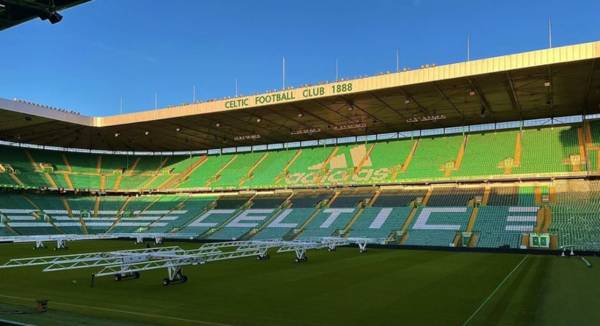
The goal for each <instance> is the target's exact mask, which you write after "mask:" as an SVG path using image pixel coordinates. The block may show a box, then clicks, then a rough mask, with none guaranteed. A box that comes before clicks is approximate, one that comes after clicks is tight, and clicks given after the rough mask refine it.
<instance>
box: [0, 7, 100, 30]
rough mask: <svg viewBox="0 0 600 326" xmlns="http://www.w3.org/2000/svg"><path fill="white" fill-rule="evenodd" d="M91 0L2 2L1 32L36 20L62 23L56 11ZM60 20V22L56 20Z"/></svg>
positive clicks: (0, 15)
mask: <svg viewBox="0 0 600 326" xmlns="http://www.w3.org/2000/svg"><path fill="white" fill-rule="evenodd" d="M88 1H90V0H54V6H52V5H51V3H52V1H48V0H0V31H1V30H3V29H7V28H9V27H12V26H15V25H18V24H21V23H23V22H26V21H28V20H31V19H34V18H41V19H48V20H50V22H52V23H53V24H54V23H57V22H59V21H60V19H61V16H60V14H58V15H57V14H56V11H58V10H62V9H66V8H69V7H73V6H76V5H79V4H82V3H84V2H88ZM56 19H58V20H56Z"/></svg>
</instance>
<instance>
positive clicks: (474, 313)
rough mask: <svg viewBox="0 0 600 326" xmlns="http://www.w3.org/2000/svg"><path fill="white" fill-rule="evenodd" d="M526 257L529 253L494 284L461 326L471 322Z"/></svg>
mask: <svg viewBox="0 0 600 326" xmlns="http://www.w3.org/2000/svg"><path fill="white" fill-rule="evenodd" d="M528 257H529V255H525V257H523V259H521V261H520V262H519V263H518V264H517V266H515V268H513V270H512V271H510V273H508V274H507V275H506V277H504V279H503V280H502V281H501V282H500V283H499V284H498V286H496V288H495V289H494V291H492V293H490V295H488V296H487V298H485V300H483V302H482V303H481V304H480V305H479V307H478V308H477V310H475V312H473V314H472V315H471V316H470V317H469V318H467V320H466V321H465V322H464V323H463V326H465V325H467V324H468V323H469V322H471V320H472V319H473V318H474V317H475V315H477V313H479V311H480V310H481V309H482V308H483V306H485V305H486V304H487V303H488V301H490V299H491V298H492V297H493V296H494V294H496V292H497V291H498V290H499V289H500V288H501V287H502V285H504V283H505V282H506V281H507V280H508V279H509V278H510V276H511V275H512V274H513V273H514V272H515V271H516V270H517V269H519V267H521V265H522V264H523V263H524V262H525V260H527V258H528Z"/></svg>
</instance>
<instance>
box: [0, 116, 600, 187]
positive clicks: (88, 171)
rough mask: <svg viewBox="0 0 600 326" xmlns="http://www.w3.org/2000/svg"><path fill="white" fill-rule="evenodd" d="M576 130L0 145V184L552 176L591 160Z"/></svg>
mask: <svg viewBox="0 0 600 326" xmlns="http://www.w3.org/2000/svg"><path fill="white" fill-rule="evenodd" d="M590 125H591V126H592V127H591V131H590V134H591V136H589V137H590V138H593V139H595V138H598V136H597V134H598V131H597V130H596V129H598V128H600V126H598V124H597V123H592V124H590ZM580 130H581V128H579V127H577V126H569V125H566V126H552V127H538V128H529V129H524V130H523V131H522V132H520V131H518V130H498V131H486V132H479V133H471V134H465V135H440V136H430V137H423V138H415V139H398V140H387V141H380V142H373V143H366V144H346V145H337V146H319V147H305V148H301V149H294V150H277V151H261V152H248V153H236V154H222V155H209V156H188V157H186V156H125V155H109V154H90V153H87V154H86V153H75V152H67V153H63V152H57V151H51V150H41V149H29V148H19V147H10V146H0V184H2V185H5V186H11V187H21V188H62V189H69V190H74V189H89V190H105V191H122V192H136V191H139V190H142V189H159V188H160V189H185V190H192V189H198V190H202V189H213V190H223V189H226V190H235V189H244V188H246V189H266V188H285V187H290V186H292V187H294V186H296V187H297V186H340V185H372V184H386V183H397V182H428V181H440V180H463V179H501V178H514V177H527V176H543V175H546V176H556V175H566V174H569V173H580V172H585V171H587V170H588V169H590V168H591V169H592V170H594V169H596V170H597V168H596V165H597V163H596V159H597V155H595V154H593V153H597V147H595V146H596V145H593V144H594V143H593V141H595V140H590V142H591V143H590V144H589V147H590V149H589V151H590V152H591V153H592V155H588V156H589V160H588V159H587V158H586V155H584V154H582V150H581V148H580V144H579V138H578V134H579V131H580ZM490 143H493V144H496V146H489V145H488V144H490ZM588 161H589V163H588Z"/></svg>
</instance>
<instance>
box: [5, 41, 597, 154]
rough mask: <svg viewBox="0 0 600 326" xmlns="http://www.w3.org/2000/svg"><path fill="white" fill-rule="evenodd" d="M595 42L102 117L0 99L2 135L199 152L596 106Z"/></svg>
mask: <svg viewBox="0 0 600 326" xmlns="http://www.w3.org/2000/svg"><path fill="white" fill-rule="evenodd" d="M599 60H600V42H592V43H584V44H578V45H571V46H565V47H559V48H552V49H544V50H538V51H532V52H525V53H520V54H514V55H507V56H501V57H495V58H489V59H481V60H472V61H468V62H461V63H455V64H449V65H443V66H426V67H423V68H420V69H414V70H409V71H401V72H396V73H389V74H382V75H378V76H371V77H366V78H359V79H352V80H341V81H337V82H333V83H325V84H319V85H312V86H306V87H300V88H293V89H286V90H279V91H275V92H272V93H265V94H258V95H252V96H242V97H238V98H230V99H223V100H214V101H208V102H202V103H193V104H188V105H181V106H175V107H169V108H163V109H158V110H152V111H144V112H137V113H129V114H122V115H115V116H108V117H87V116H83V115H79V114H77V113H72V112H66V111H59V110H56V109H52V108H48V107H43V106H39V105H34V104H29V103H25V102H20V101H11V100H1V99H0V139H2V140H6V141H15V142H21V143H30V144H38V145H49V146H61V147H75V148H86V149H87V148H89V149H104V150H137V151H146V150H147V151H177V150H202V149H210V148H221V147H231V146H244V145H256V144H269V143H280V142H290V141H300V140H310V139H319V138H329V137H345V136H354V135H365V134H377V133H387V132H395V131H407V130H418V129H432V128H440V127H453V126H463V125H470V124H481V123H493V122H503V121H515V120H524V119H536V118H547V117H559V116H568V115H579V114H591V113H598V112H600V104H599V103H600V62H599Z"/></svg>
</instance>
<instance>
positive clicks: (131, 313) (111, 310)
mask: <svg viewBox="0 0 600 326" xmlns="http://www.w3.org/2000/svg"><path fill="white" fill-rule="evenodd" d="M0 297H2V298H8V299H16V300H21V301H35V300H34V299H32V298H24V297H16V296H11V295H3V294H0ZM52 304H55V305H59V306H61V305H62V306H71V307H77V308H83V309H92V310H100V311H109V312H117V313H122V314H130V315H137V316H142V317H151V318H163V319H171V320H177V321H182V322H186V323H193V324H201V325H211V326H232V325H230V324H222V323H217V322H211V321H204V320H196V319H186V318H180V317H172V316H165V315H155V314H148V313H143V312H135V311H128V310H121V309H112V308H102V307H92V306H84V305H78V304H73V303H66V302H58V301H52Z"/></svg>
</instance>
